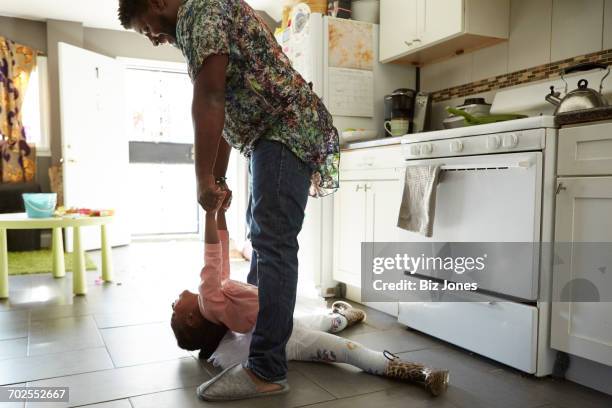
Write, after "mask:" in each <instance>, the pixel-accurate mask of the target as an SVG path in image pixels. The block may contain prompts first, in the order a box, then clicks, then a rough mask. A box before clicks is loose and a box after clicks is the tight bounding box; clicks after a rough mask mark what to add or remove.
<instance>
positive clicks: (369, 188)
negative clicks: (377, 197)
mask: <svg viewBox="0 0 612 408" xmlns="http://www.w3.org/2000/svg"><path fill="white" fill-rule="evenodd" d="M363 189H364V190H365V191H368V190H371V189H372V187H370V186H369V185H368V184H366V185H364V186H363Z"/></svg>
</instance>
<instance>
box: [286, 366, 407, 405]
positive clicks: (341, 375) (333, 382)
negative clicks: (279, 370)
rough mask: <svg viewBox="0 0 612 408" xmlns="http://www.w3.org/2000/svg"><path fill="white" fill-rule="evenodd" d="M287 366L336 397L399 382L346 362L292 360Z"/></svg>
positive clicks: (374, 389) (350, 395) (373, 389)
mask: <svg viewBox="0 0 612 408" xmlns="http://www.w3.org/2000/svg"><path fill="white" fill-rule="evenodd" d="M289 367H290V369H292V370H297V371H299V372H300V373H302V374H303V375H304V376H305V377H306V378H308V379H309V380H310V381H312V382H314V383H315V384H317V385H318V386H319V387H321V388H323V389H324V390H325V391H327V392H329V393H330V394H332V395H333V396H334V397H336V398H345V397H352V396H355V395H360V394H369V393H371V392H376V391H381V390H384V389H387V388H391V387H397V386H398V384H401V383H399V382H397V381H394V380H391V379H388V378H384V377H380V376H375V375H371V374H367V373H365V372H363V371H362V370H361V369H359V368H356V367H353V366H350V365H348V364H325V363H308V362H301V361H292V362H291V363H289Z"/></svg>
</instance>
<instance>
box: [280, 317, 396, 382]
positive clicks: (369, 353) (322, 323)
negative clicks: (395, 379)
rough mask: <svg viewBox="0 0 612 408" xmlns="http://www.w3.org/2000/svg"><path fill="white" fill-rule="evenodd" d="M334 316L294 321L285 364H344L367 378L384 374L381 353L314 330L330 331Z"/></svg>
mask: <svg viewBox="0 0 612 408" xmlns="http://www.w3.org/2000/svg"><path fill="white" fill-rule="evenodd" d="M335 316H339V315H335V314H329V315H317V316H312V317H311V318H310V319H308V320H309V321H307V322H306V321H302V319H299V322H298V321H296V324H295V325H294V327H293V333H292V334H291V338H290V340H289V343H288V344H287V349H286V351H287V360H299V361H322V362H330V363H346V364H350V365H353V366H355V367H358V368H361V369H362V370H363V371H365V372H367V373H370V374H377V375H382V374H384V372H385V368H386V367H387V363H388V362H389V360H388V359H387V358H386V357H385V356H384V354H383V353H382V352H379V351H374V350H370V349H368V348H367V347H365V346H363V345H361V344H359V343H356V342H354V341H351V340H348V339H345V338H342V337H339V336H336V335H333V334H330V333H326V332H324V331H319V330H316V329H314V328H320V330H326V331H332V330H333V329H332V328H333V327H334V324H335V323H334V321H333V320H334V318H335ZM311 319H312V320H311ZM296 320H297V319H296ZM317 322H318V323H319V325H317V324H316V323H317ZM317 326H318V327H317ZM311 327H312V328H311ZM335 331H339V330H335Z"/></svg>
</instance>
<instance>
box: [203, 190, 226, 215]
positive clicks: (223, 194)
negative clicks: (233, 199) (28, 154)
mask: <svg viewBox="0 0 612 408" xmlns="http://www.w3.org/2000/svg"><path fill="white" fill-rule="evenodd" d="M226 194H227V193H226V192H225V191H220V195H219V201H218V202H217V204H216V206H215V207H214V208H212V209H211V210H209V211H206V213H207V214H208V213H209V212H210V213H213V214H216V213H219V212H222V211H225V209H224V208H223V203H224V202H225V200H226Z"/></svg>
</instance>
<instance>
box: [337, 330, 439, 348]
mask: <svg viewBox="0 0 612 408" xmlns="http://www.w3.org/2000/svg"><path fill="white" fill-rule="evenodd" d="M343 337H346V338H348V339H351V340H353V341H355V342H357V343H361V344H363V345H364V346H366V347H368V348H371V349H373V350H377V351H384V350H388V351H390V352H392V353H401V352H405V351H412V350H420V349H425V348H432V347H440V346H441V345H440V343H438V342H436V341H434V340H432V339H431V338H428V337H427V336H425V335H422V334H420V333H417V332H413V331H409V330H405V329H395V330H384V331H376V332H371V333H365V334H357V335H348V336H343Z"/></svg>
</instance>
